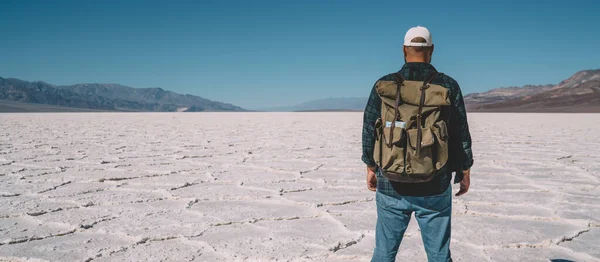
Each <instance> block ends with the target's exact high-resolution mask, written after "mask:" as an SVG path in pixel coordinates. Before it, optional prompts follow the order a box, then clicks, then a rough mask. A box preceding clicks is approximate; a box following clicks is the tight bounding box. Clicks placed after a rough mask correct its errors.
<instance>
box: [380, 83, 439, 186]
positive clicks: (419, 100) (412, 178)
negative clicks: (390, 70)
mask: <svg viewBox="0 0 600 262" xmlns="http://www.w3.org/2000/svg"><path fill="white" fill-rule="evenodd" d="M437 74H438V73H437V72H433V73H432V74H430V75H429V76H427V77H426V78H425V81H407V80H404V78H402V76H401V75H400V74H399V73H395V74H393V77H394V81H381V80H380V81H378V82H377V83H376V90H377V93H378V95H379V97H381V101H382V103H381V118H380V119H378V120H377V122H376V123H375V136H376V140H375V141H376V142H375V150H374V154H373V156H374V157H373V158H374V159H375V162H376V163H377V165H378V166H379V167H380V168H381V171H382V174H383V176H385V177H386V178H388V179H389V180H392V181H397V182H404V183H422V182H427V181H430V180H432V179H433V177H434V175H435V173H436V171H438V170H440V169H441V168H443V167H444V166H445V165H446V162H447V161H448V137H449V136H448V120H449V114H450V110H449V106H450V98H449V91H448V89H447V88H446V87H444V86H441V85H434V84H431V81H432V80H433V79H434V78H435V77H436V76H437Z"/></svg>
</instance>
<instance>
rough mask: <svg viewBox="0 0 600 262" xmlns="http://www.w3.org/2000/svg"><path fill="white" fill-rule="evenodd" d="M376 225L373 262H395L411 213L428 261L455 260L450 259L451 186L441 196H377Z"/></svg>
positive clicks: (379, 194)
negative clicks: (419, 231)
mask: <svg viewBox="0 0 600 262" xmlns="http://www.w3.org/2000/svg"><path fill="white" fill-rule="evenodd" d="M376 202H377V226H376V231H375V251H374V254H373V259H372V260H371V261H373V262H379V261H395V260H396V254H397V253H398V247H399V246H400V242H402V237H403V236H404V232H405V231H406V228H407V227H408V222H409V221H410V217H411V214H412V213H413V212H414V213H415V218H416V219H417V222H418V223H419V228H421V237H422V238H423V245H424V246H425V252H426V253H427V258H428V261H430V262H431V261H436V262H437V261H444V262H447V261H452V258H450V220H451V219H450V216H451V214H452V186H448V189H447V190H446V192H444V193H442V194H440V195H434V196H425V197H412V196H399V195H398V196H389V195H385V194H382V193H380V191H379V190H377V193H376Z"/></svg>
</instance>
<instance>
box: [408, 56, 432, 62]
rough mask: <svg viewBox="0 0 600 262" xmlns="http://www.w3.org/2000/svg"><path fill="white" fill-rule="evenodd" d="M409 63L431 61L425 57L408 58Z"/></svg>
mask: <svg viewBox="0 0 600 262" xmlns="http://www.w3.org/2000/svg"><path fill="white" fill-rule="evenodd" d="M406 62H407V63H429V61H427V60H425V58H412V59H409V58H408V57H407V58H406Z"/></svg>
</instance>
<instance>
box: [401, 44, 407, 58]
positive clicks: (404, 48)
mask: <svg viewBox="0 0 600 262" xmlns="http://www.w3.org/2000/svg"><path fill="white" fill-rule="evenodd" d="M402 51H404V58H406V46H402Z"/></svg>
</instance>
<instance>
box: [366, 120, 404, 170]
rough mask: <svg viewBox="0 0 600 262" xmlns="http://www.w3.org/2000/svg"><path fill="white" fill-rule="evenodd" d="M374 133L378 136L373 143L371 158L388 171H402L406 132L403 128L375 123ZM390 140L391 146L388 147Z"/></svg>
mask: <svg viewBox="0 0 600 262" xmlns="http://www.w3.org/2000/svg"><path fill="white" fill-rule="evenodd" d="M375 132H376V135H377V136H378V138H377V140H376V143H375V150H374V154H373V158H374V159H375V162H376V163H377V165H378V166H379V167H381V168H382V169H383V170H384V171H386V172H390V173H396V174H401V173H402V172H404V166H405V164H404V153H405V150H404V147H405V143H406V142H403V141H405V140H406V134H405V132H404V128H401V127H394V129H393V130H392V128H391V127H383V126H382V125H379V127H378V126H377V124H376V127H375ZM390 141H391V147H390Z"/></svg>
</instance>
